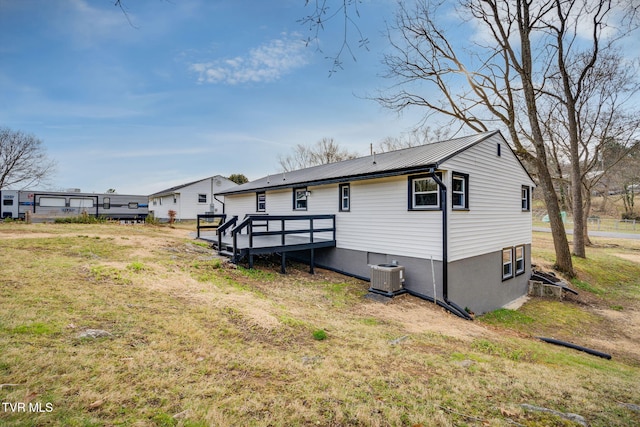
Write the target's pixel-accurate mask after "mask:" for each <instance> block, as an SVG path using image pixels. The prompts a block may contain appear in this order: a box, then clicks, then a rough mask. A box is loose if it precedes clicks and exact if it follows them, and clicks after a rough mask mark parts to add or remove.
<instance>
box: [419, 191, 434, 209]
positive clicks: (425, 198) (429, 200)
mask: <svg viewBox="0 0 640 427" xmlns="http://www.w3.org/2000/svg"><path fill="white" fill-rule="evenodd" d="M437 205H438V195H437V194H435V193H429V194H416V206H437Z"/></svg>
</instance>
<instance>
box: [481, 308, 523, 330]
mask: <svg viewBox="0 0 640 427" xmlns="http://www.w3.org/2000/svg"><path fill="white" fill-rule="evenodd" d="M478 320H479V321H480V322H483V323H488V324H490V325H497V326H504V327H508V328H513V329H521V328H522V327H523V326H525V325H530V324H531V323H533V322H535V319H534V318H533V317H531V316H528V315H526V314H524V313H521V312H519V311H517V310H509V309H506V308H500V309H498V310H494V311H491V312H489V313H486V314H483V315H482V316H480V317H478Z"/></svg>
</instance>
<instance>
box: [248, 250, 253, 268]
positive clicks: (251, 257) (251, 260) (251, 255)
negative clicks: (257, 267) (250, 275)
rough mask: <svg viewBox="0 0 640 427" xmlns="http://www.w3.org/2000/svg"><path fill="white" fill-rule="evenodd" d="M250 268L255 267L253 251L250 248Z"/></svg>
mask: <svg viewBox="0 0 640 427" xmlns="http://www.w3.org/2000/svg"><path fill="white" fill-rule="evenodd" d="M249 268H253V253H252V252H251V250H249Z"/></svg>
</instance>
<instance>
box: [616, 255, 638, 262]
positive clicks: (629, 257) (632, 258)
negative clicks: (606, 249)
mask: <svg viewBox="0 0 640 427" xmlns="http://www.w3.org/2000/svg"><path fill="white" fill-rule="evenodd" d="M614 255H615V256H617V257H618V258H622V259H626V260H627V261H631V262H635V263H637V264H640V254H614Z"/></svg>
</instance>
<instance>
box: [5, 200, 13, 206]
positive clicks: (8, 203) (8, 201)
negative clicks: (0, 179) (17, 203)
mask: <svg viewBox="0 0 640 427" xmlns="http://www.w3.org/2000/svg"><path fill="white" fill-rule="evenodd" d="M2 206H13V199H4V200H3V201H2Z"/></svg>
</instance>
